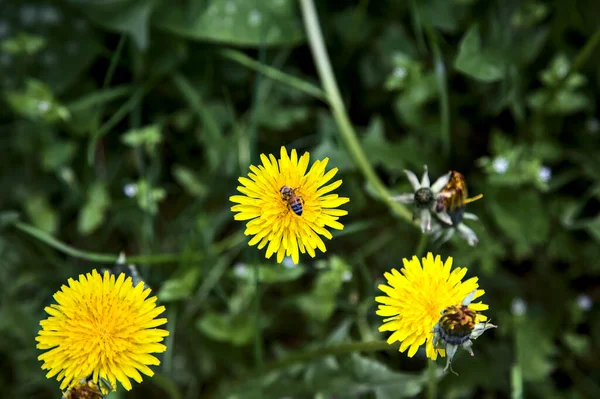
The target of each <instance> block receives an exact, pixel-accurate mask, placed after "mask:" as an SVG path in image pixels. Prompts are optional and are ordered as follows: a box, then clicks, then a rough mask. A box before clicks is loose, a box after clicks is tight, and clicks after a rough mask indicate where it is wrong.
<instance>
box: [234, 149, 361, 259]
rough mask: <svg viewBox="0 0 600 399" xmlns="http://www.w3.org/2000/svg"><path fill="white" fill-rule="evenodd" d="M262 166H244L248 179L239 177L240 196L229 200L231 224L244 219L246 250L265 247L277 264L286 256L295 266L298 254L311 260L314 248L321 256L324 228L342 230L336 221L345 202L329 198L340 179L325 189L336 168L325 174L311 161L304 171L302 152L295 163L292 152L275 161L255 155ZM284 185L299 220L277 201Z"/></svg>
mask: <svg viewBox="0 0 600 399" xmlns="http://www.w3.org/2000/svg"><path fill="white" fill-rule="evenodd" d="M260 159H261V161H262V165H259V166H258V167H257V166H254V165H251V166H250V173H249V174H248V178H246V177H240V178H239V182H240V183H241V184H242V186H239V187H238V188H237V189H238V191H239V192H240V193H242V194H243V195H234V196H232V197H230V198H229V199H230V201H232V202H235V203H237V204H238V205H234V206H233V207H231V210H232V211H233V212H234V213H236V214H235V220H249V222H248V223H247V224H246V230H245V232H244V234H246V235H248V236H253V237H252V239H251V240H250V242H249V243H248V244H249V245H251V246H252V245H258V249H263V248H264V247H267V252H266V254H265V256H266V258H267V259H269V258H271V256H273V254H277V262H278V263H281V262H282V261H283V258H284V256H286V255H287V256H290V257H291V258H292V260H293V262H294V263H298V261H299V257H300V255H299V254H300V253H308V254H309V255H310V256H311V257H314V256H315V249H317V248H318V249H319V250H321V251H322V252H325V251H326V248H325V243H324V242H323V240H322V239H321V237H320V236H319V235H321V236H324V237H326V238H328V239H331V238H332V235H331V233H330V232H329V230H327V227H330V228H333V229H337V230H342V229H343V228H344V226H343V225H342V224H341V223H340V222H338V219H339V218H340V216H344V215H347V214H348V212H347V211H345V210H342V209H337V208H338V207H339V206H340V205H343V204H345V203H347V202H348V201H350V200H349V199H348V198H345V197H340V196H338V195H337V194H330V193H331V192H332V191H333V190H335V189H337V188H338V187H340V185H341V184H342V181H341V180H337V181H335V182H333V183H330V184H327V185H325V184H326V183H328V182H329V181H330V180H331V179H332V178H333V177H334V176H335V174H336V173H337V172H338V169H337V168H334V169H331V170H329V171H328V172H325V169H326V166H327V162H328V159H327V158H325V159H323V160H317V161H316V162H315V163H314V164H313V165H312V166H311V168H310V170H308V172H307V169H308V165H309V159H310V155H309V153H308V152H305V153H304V154H303V155H302V156H301V157H300V158H298V155H297V153H296V150H292V151H291V154H290V155H289V156H288V153H287V151H286V149H285V147H281V151H280V158H279V159H276V158H275V156H273V155H269V156H268V157H267V156H266V155H265V154H261V156H260ZM283 186H288V187H290V188H292V189H294V190H295V193H296V194H297V195H298V197H299V198H300V199H301V201H302V209H303V212H302V215H297V214H295V213H294V212H293V211H292V210H291V209H290V207H289V206H288V203H287V202H286V201H285V200H284V199H283V198H282V195H281V188H282V187H283Z"/></svg>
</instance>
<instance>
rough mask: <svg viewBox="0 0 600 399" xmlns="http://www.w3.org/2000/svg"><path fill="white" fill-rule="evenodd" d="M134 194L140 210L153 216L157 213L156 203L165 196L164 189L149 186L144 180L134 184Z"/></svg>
mask: <svg viewBox="0 0 600 399" xmlns="http://www.w3.org/2000/svg"><path fill="white" fill-rule="evenodd" d="M134 192H135V196H136V198H137V202H138V206H139V207H140V209H142V210H144V211H146V212H149V213H150V214H153V215H154V214H156V212H158V203H159V202H160V201H162V200H163V199H165V197H166V196H167V192H166V191H165V190H164V189H162V188H160V187H152V186H150V184H149V183H148V181H147V180H145V179H142V180H140V181H138V182H137V183H136V184H135V189H134Z"/></svg>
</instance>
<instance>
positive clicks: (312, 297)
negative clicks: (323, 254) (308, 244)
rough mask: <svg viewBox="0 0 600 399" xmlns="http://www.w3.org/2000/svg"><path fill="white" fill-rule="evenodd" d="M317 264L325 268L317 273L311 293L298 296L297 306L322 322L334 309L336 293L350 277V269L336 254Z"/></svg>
mask: <svg viewBox="0 0 600 399" xmlns="http://www.w3.org/2000/svg"><path fill="white" fill-rule="evenodd" d="M319 265H320V267H321V268H324V269H325V270H324V271H323V272H321V273H319V276H318V277H317V281H316V282H315V285H314V286H313V289H312V291H311V293H310V294H306V295H302V296H300V297H299V298H298V306H299V307H300V309H302V311H304V312H305V313H306V314H307V315H308V316H309V317H310V318H312V319H314V320H316V321H319V322H324V321H326V320H328V319H329V317H330V316H331V314H332V313H333V311H334V310H335V305H336V301H335V299H336V297H337V294H338V292H339V291H340V289H341V288H342V284H343V283H344V281H345V280H347V279H348V278H349V277H350V278H351V277H352V269H351V268H350V266H349V265H348V264H347V263H346V262H345V261H344V260H343V259H342V258H340V257H338V256H333V257H332V258H331V259H330V260H329V261H328V262H320V263H319Z"/></svg>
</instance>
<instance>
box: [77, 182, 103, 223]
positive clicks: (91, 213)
mask: <svg viewBox="0 0 600 399" xmlns="http://www.w3.org/2000/svg"><path fill="white" fill-rule="evenodd" d="M87 197H88V198H87V202H86V204H85V205H84V207H83V209H82V210H81V212H80V213H79V218H78V219H77V230H78V231H79V232H80V233H81V234H83V235H88V234H90V233H92V232H94V231H95V230H96V229H97V228H98V227H100V225H101V224H102V222H103V221H104V218H105V217H106V211H107V210H108V208H109V206H110V197H109V194H108V190H107V188H106V186H105V185H104V184H102V183H100V182H96V183H94V184H93V185H92V186H91V187H90V188H89V190H88V195H87Z"/></svg>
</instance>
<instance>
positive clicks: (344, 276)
mask: <svg viewBox="0 0 600 399" xmlns="http://www.w3.org/2000/svg"><path fill="white" fill-rule="evenodd" d="M350 280H352V272H351V271H350V270H346V271H345V272H344V273H343V274H342V281H344V282H348V281H350Z"/></svg>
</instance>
